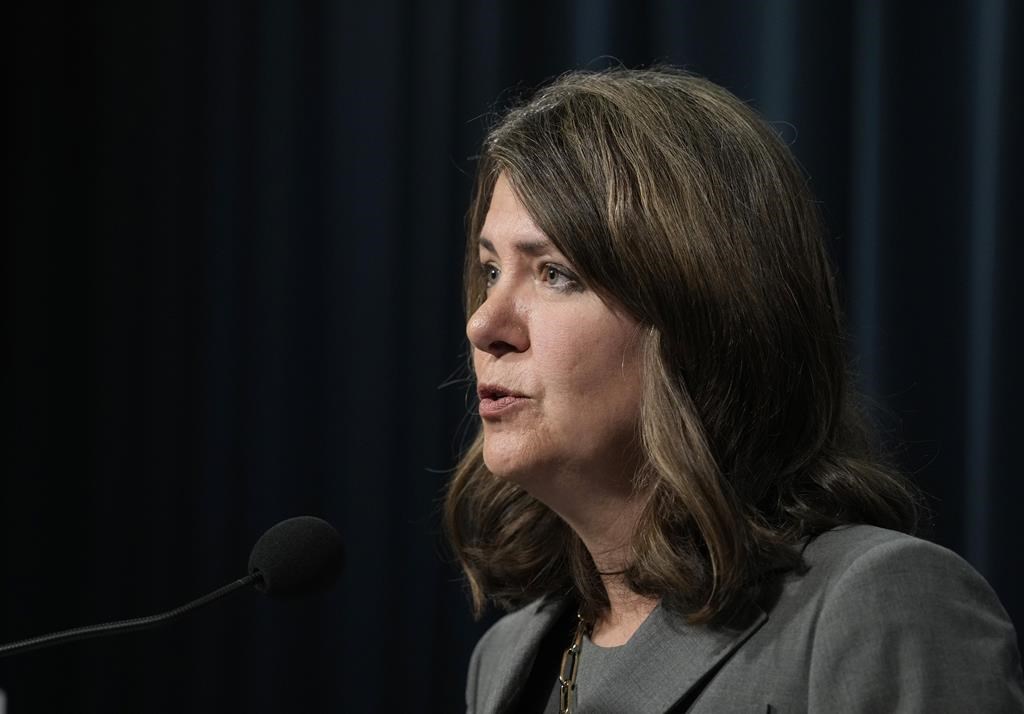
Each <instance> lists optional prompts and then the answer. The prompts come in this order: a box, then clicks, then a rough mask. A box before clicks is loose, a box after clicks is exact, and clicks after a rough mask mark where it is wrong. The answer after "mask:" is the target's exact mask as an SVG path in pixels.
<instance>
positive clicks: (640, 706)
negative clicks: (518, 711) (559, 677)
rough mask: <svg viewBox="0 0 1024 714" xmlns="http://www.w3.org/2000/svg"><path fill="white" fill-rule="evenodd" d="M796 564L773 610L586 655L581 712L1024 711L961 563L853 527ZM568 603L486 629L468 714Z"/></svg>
mask: <svg viewBox="0 0 1024 714" xmlns="http://www.w3.org/2000/svg"><path fill="white" fill-rule="evenodd" d="M804 558H805V561H806V563H807V565H808V570H807V572H806V573H805V574H803V575H798V574H795V573H794V574H790V575H788V576H786V578H785V579H784V581H783V583H782V587H781V591H780V593H779V595H778V597H777V598H776V599H775V600H774V601H773V602H771V603H764V607H757V608H753V609H752V610H751V611H750V612H749V613H748V614H747V616H746V617H745V618H743V619H741V620H737V621H736V622H734V623H731V626H729V627H708V626H695V625H689V624H687V623H686V621H685V618H683V617H682V616H680V615H678V614H677V613H674V612H672V611H670V610H669V609H667V608H660V607H659V608H656V609H655V611H654V612H652V614H651V616H650V617H648V618H647V620H646V621H645V622H644V624H643V625H642V626H641V627H640V628H639V629H638V630H637V631H636V632H635V633H634V635H633V637H632V638H630V640H629V642H627V643H626V645H624V646H623V647H621V648H616V649H615V650H612V651H610V652H609V651H605V652H601V651H600V650H599V649H598V648H595V647H593V646H590V647H587V648H586V649H585V650H584V651H583V652H582V653H581V656H580V668H579V674H578V680H577V683H578V698H577V702H578V704H579V711H580V712H581V714H582V713H586V714H597V713H609V714H610V713H613V712H614V713H618V714H622V713H623V712H629V714H645V713H647V712H652V713H654V712H658V713H661V712H667V711H673V712H694V713H699V712H722V711H729V712H734V711H735V712H748V711H749V712H758V713H759V714H764V713H765V712H772V713H773V714H774V713H777V712H883V711H884V712H929V713H931V712H940V713H941V712H964V711H977V712H1000V713H1002V712H1006V713H1010V712H1016V713H1021V712H1024V681H1022V675H1021V664H1020V654H1019V652H1018V650H1017V639H1016V634H1015V633H1014V630H1013V626H1012V624H1011V623H1010V621H1009V618H1008V617H1007V615H1006V612H1005V610H1003V608H1002V606H1001V605H1000V603H999V600H998V599H997V598H996V596H995V594H994V593H993V592H992V589H991V588H990V587H989V586H988V584H987V583H986V582H985V580H984V579H983V578H982V577H981V576H980V575H978V573H977V572H976V571H975V570H974V569H972V568H971V567H970V566H969V565H968V564H967V563H966V562H964V561H963V560H962V559H961V558H960V557H959V556H957V555H955V554H954V553H952V552H951V551H949V550H946V549H945V548H942V547H940V546H937V545H935V544H933V543H929V542H927V541H923V540H920V539H917V538H912V537H910V536H907V535H904V534H902V533H896V532H893V531H888V530H884V529H881V528H875V527H872V526H847V527H844V528H838V529H836V530H834V531H830V532H828V533H826V534H823V535H822V536H819V537H818V538H816V539H815V540H813V541H812V542H811V543H810V544H809V545H808V547H807V549H806V550H805V551H804ZM566 607H567V603H566V602H565V601H562V600H554V599H542V600H539V601H537V602H534V603H532V604H530V605H528V606H526V607H524V608H523V609H522V610H519V611H517V612H515V613H513V614H511V615H508V616H506V617H504V618H502V619H501V620H499V621H498V622H497V623H496V624H495V625H494V626H493V627H492V628H491V629H490V630H488V631H487V633H486V634H485V635H484V636H483V637H482V638H481V640H480V642H479V643H478V644H477V647H476V650H475V651H474V652H473V657H472V659H471V661H470V668H469V676H468V679H467V683H466V705H467V710H468V711H469V712H472V713H473V714H493V713H496V712H507V711H510V706H511V704H512V703H513V702H514V701H515V697H516V696H517V694H518V692H519V689H520V687H521V686H522V684H523V681H524V679H525V678H526V676H527V675H528V674H529V671H530V665H531V664H532V662H533V658H534V656H535V654H536V651H537V648H538V646H539V645H540V642H541V640H542V639H543V636H544V634H545V632H547V630H548V628H549V627H550V626H551V625H552V624H553V623H554V622H555V621H556V620H557V619H558V617H559V615H560V614H561V613H562V612H563V610H564V609H565V608H566ZM594 652H597V655H595V654H594ZM588 658H589V659H588ZM588 667H589V668H590V671H589V673H588Z"/></svg>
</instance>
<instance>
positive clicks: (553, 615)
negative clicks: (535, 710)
mask: <svg viewBox="0 0 1024 714" xmlns="http://www.w3.org/2000/svg"><path fill="white" fill-rule="evenodd" d="M567 607H569V600H568V599H566V598H555V597H545V598H541V599H539V600H537V601H535V602H532V603H530V604H529V605H527V606H526V607H525V608H523V610H522V613H521V614H522V615H524V617H523V620H524V623H523V626H522V628H521V629H520V630H519V634H518V637H517V638H516V639H515V641H514V642H511V643H510V644H509V645H508V647H507V648H505V651H504V652H503V653H502V655H501V659H500V660H499V663H498V666H497V667H496V671H495V672H494V673H493V677H494V679H495V682H494V686H492V687H491V691H490V694H489V695H488V697H487V699H486V701H485V702H484V707H483V710H482V714H499V713H501V712H507V711H509V706H510V705H511V703H512V702H514V701H515V698H516V696H517V695H518V693H519V689H520V688H521V687H522V686H523V685H524V684H525V683H526V679H527V677H529V675H530V667H531V665H533V660H534V657H536V656H537V650H538V649H539V648H540V644H541V640H543V639H544V635H545V634H547V631H548V630H549V629H550V628H551V627H553V626H554V624H555V622H557V621H558V618H559V617H560V616H561V615H562V613H563V612H564V611H565V609H566V608H567ZM557 675H558V673H557V672H553V673H552V680H553V679H554V677H556V676H557Z"/></svg>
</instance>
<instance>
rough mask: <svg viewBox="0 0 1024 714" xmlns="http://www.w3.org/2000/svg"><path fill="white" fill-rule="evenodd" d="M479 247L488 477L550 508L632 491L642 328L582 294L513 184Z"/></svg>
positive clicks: (478, 340)
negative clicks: (610, 487)
mask: <svg viewBox="0 0 1024 714" xmlns="http://www.w3.org/2000/svg"><path fill="white" fill-rule="evenodd" d="M479 243H480V266H481V268H480V269H481V270H482V271H484V275H485V278H486V280H487V285H488V288H487V296H486V299H485V300H484V302H483V304H482V305H481V306H480V308H479V309H478V310H477V311H476V312H475V313H473V315H472V316H471V317H470V319H469V322H468V324H467V325H466V334H467V336H468V337H469V341H470V342H471V343H472V345H473V365H474V368H475V371H476V377H477V387H478V394H479V397H480V416H481V419H482V420H483V435H484V462H485V464H486V465H487V468H488V469H489V470H490V471H491V473H493V474H495V475H497V476H499V477H502V478H508V479H511V480H513V481H515V482H517V483H519V484H520V485H522V486H523V487H524V488H526V489H527V490H528V491H530V492H531V493H532V494H533V495H534V496H535V497H537V498H539V499H540V500H542V501H545V502H548V503H549V505H552V504H551V503H550V498H556V499H557V495H558V493H557V490H558V488H559V485H560V484H561V485H586V486H588V487H594V486H598V485H599V484H615V488H616V489H621V488H623V487H625V488H629V487H630V485H631V480H630V478H629V476H631V475H632V472H633V470H635V468H636V453H637V448H636V438H635V434H636V425H637V420H638V415H639V406H640V372H639V334H640V328H639V324H638V323H637V322H636V321H635V320H633V319H632V318H630V317H628V316H626V315H625V314H624V313H622V312H621V311H618V310H615V309H613V308H612V307H609V305H607V304H606V303H605V302H604V301H602V299H601V298H599V297H598V296H597V294H596V293H595V292H593V291H592V290H590V289H589V288H588V287H587V286H585V285H583V284H581V283H580V282H579V280H578V278H577V276H576V273H575V270H574V268H573V266H572V265H570V264H569V263H568V261H567V260H566V258H565V256H563V255H562V254H561V253H560V252H559V251H558V249H557V248H555V246H554V244H553V243H551V242H550V241H549V240H548V238H547V236H545V235H544V234H543V233H542V232H541V231H540V229H538V228H537V226H536V225H535V224H534V222H533V219H532V218H531V217H530V214H529V213H528V212H527V210H526V208H524V206H523V205H522V204H521V203H520V202H519V199H518V198H517V197H516V195H515V193H514V192H513V190H512V188H511V186H510V184H509V183H508V181H507V180H506V179H505V178H504V176H500V177H499V178H498V180H497V183H496V184H495V187H494V194H493V197H492V198H491V204H490V207H489V210H488V212H487V217H486V219H485V221H484V226H483V229H482V230H481V232H480V241H479ZM580 495H582V494H580Z"/></svg>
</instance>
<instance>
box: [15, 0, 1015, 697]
mask: <svg viewBox="0 0 1024 714" xmlns="http://www.w3.org/2000/svg"><path fill="white" fill-rule="evenodd" d="M1022 9H1024V6H1022V5H1021V4H1020V3H1016V2H1010V1H1009V0H1006V1H1004V2H998V1H997V0H992V1H986V2H968V1H966V0H965V1H964V2H941V3H896V2H893V3H880V2H863V3H851V2H845V3H844V2H828V3H821V2H817V1H816V0H815V1H812V0H808V1H807V2H781V1H780V2H765V3H755V2H739V1H734V2H706V3H705V2H678V3H677V2H667V1H661V2H654V1H651V2H616V1H612V0H595V1H593V2H588V1H585V0H578V1H577V2H548V3H541V2H513V1H512V0H507V1H502V2H498V1H495V0H491V1H486V2H469V1H467V0H462V1H457V0H437V1H427V0H419V1H418V2H413V1H411V0H410V1H405V2H400V1H398V0H374V1H373V2H366V3H364V2H358V3H357V2H348V3H344V2H324V1H322V0H321V1H319V2H313V1H311V2H286V1H283V0H282V1H279V2H272V1H270V0H264V1H263V2H241V1H240V0H235V1H234V2H232V1H231V0H211V1H210V2H203V3H200V2H187V1H176V2H170V1H167V2H121V3H70V2H68V3H64V4H60V3H33V4H29V3H22V4H21V5H20V6H19V7H18V8H17V10H15V11H14V14H13V15H12V16H9V17H8V18H7V19H6V20H5V22H4V35H6V39H5V42H4V43H3V44H4V47H5V50H4V51H5V52H6V53H7V55H8V56H7V57H6V60H5V67H6V69H7V70H8V71H9V72H10V73H11V76H10V79H9V81H8V82H7V83H6V84H5V85H4V86H5V103H4V104H5V111H4V114H5V115H6V116H5V118H6V120H7V125H8V129H7V131H6V134H5V139H6V140H5V142H4V145H5V149H6V161H5V167H6V171H5V174H6V175H7V178H8V180H9V182H10V183H9V188H8V190H7V191H6V198H7V201H6V203H7V209H6V211H4V215H3V223H4V228H3V234H4V240H3V252H2V265H3V272H2V280H3V290H4V293H3V301H2V304H3V310H4V318H5V321H4V325H5V333H6V335H7V337H8V340H7V344H8V347H7V348H6V349H5V350H4V354H5V356H6V357H7V359H8V364H7V365H5V367H6V368H5V369H4V370H3V380H4V381H3V395H4V403H5V405H6V412H7V413H8V415H9V417H11V418H13V428H7V429H5V430H4V431H3V451H2V454H3V460H2V465H3V466H2V468H3V472H2V482H0V483H2V490H0V578H2V580H0V642H2V641H9V640H14V639H18V638H21V637H26V636H30V635H35V634H39V633H41V632H46V631H50V630H54V629H58V628H63V627H70V626H73V625H78V624H83V623H89V622H98V621H103V620H108V619H116V618H121V617H128V616H133V615H141V614H146V613H150V612H156V611H160V610H164V609H168V608H170V607H172V606H175V605H177V604H179V603H181V602H184V601H186V600H190V599H192V598H194V597H196V596H198V595H200V594H202V593H204V592H206V591H208V590H212V589H214V588H215V587H217V586H219V585H221V584H222V583H224V582H227V581H228V580H231V579H233V578H235V577H238V576H239V575H241V574H242V573H243V572H244V568H245V563H246V559H247V557H248V553H249V548H250V547H251V545H252V543H253V542H254V540H255V539H256V538H257V537H258V536H259V534H260V533H262V532H263V530H264V529H266V528H267V527H268V526H270V525H271V524H273V523H275V522H276V521H278V520H281V519H283V518H285V517H288V516H292V515H296V514H302V513H310V514H316V515H320V516H322V517H325V518H327V519H328V520H330V521H332V522H333V523H335V524H337V525H338V527H339V529H340V530H341V532H342V535H343V537H344V539H345V541H346V542H347V543H348V547H349V556H350V557H349V561H350V562H349V567H348V570H347V572H346V574H345V575H344V576H343V578H342V582H341V583H340V585H339V586H338V587H337V588H336V589H335V590H334V591H333V592H331V593H330V594H329V595H325V596H320V597H317V598H314V599H312V600H306V601H303V602H301V603H294V604H284V605H279V604H276V603H272V602H269V601H266V600H265V599H264V598H262V597H261V596H259V595H257V594H255V593H251V592H249V593H244V594H242V595H239V596H235V598H234V601H233V602H230V603H229V602H223V603H219V604H217V605H214V606H212V607H210V608H209V609H208V610H207V611H204V612H200V613H197V614H195V615H193V616H192V617H190V618H189V619H188V620H186V621H183V622H181V623H179V624H178V625H176V626H173V627H171V628H168V629H166V630H161V631H155V632H150V633H144V634H136V635H131V636H128V637H124V638H121V639H118V640H110V641H93V642H86V643H79V644H73V645H69V646H66V647H63V648H61V649H55V650H51V651H46V652H39V653H32V654H28V655H24V656H22V657H19V658H17V659H7V660H0V688H2V689H4V690H5V691H6V692H7V697H8V711H9V713H10V714H24V713H26V712H65V711H68V712H70V711H75V712H88V711H104V712H106V711H125V712H127V711H133V712H134V711H145V712H178V711H192V712H214V711H218V712H219V711H239V712H241V711H245V712H280V711H354V712H362V711H388V712H395V711H403V712H404V711H436V712H448V711H459V710H460V709H461V708H462V706H463V705H462V684H463V676H464V672H465V667H466V663H467V660H468V657H469V652H470V650H471V648H472V645H473V643H474V642H475V640H476V638H477V637H478V635H479V633H480V631H481V629H480V628H481V626H482V625H476V624H473V623H472V621H471V619H470V617H469V614H468V606H467V603H466V600H465V597H464V595H463V592H462V586H461V584H460V582H459V580H458V574H457V572H456V571H455V570H454V569H453V568H452V567H451V565H450V564H449V563H448V559H447V556H446V554H445V551H444V547H443V543H442V541H441V539H440V537H439V525H438V523H439V521H438V517H437V511H438V503H439V499H440V497H441V493H442V490H443V486H444V483H445V480H446V477H447V475H446V470H448V469H449V468H450V467H451V466H452V465H453V464H454V461H455V458H456V453H457V450H458V445H459V443H460V438H461V436H460V435H461V434H463V433H465V431H466V430H467V428H469V427H470V426H471V420H470V419H469V418H468V417H467V412H468V410H469V409H470V408H471V404H470V402H469V401H468V397H467V386H466V382H465V379H464V378H465V371H464V369H463V368H462V365H463V364H464V356H465V349H466V347H465V344H464V338H463V325H462V315H461V308H460V288H459V281H460V275H459V273H460V265H461V254H462V245H463V235H462V215H463V213H464V211H465V208H466V205H467V200H468V196H469V188H470V179H469V176H470V174H471V172H472V170H473V161H472V159H471V157H472V156H473V155H474V154H475V153H476V151H477V147H478V145H479V142H480V139H481V137H482V135H483V132H484V130H485V128H486V125H487V115H488V114H489V112H491V111H492V110H493V109H494V108H496V107H500V106H501V105H502V104H503V103H504V101H506V100H507V99H508V98H510V97H512V96H515V95H516V94H517V93H518V92H520V91H522V90H525V89H527V88H530V87H533V86H535V85H537V84H538V83H540V82H542V81H543V80H545V79H546V78H550V77H552V76H554V75H556V74H558V73H560V72H562V71H565V70H566V69H570V68H574V67H591V68H598V67H603V66H606V65H607V64H609V63H612V62H614V61H621V62H622V63H624V64H626V65H628V66H639V65H646V64H650V63H652V62H656V61H667V62H671V63H674V64H678V65H683V66H685V67H688V68H690V69H692V70H694V71H696V72H698V73H701V74H704V75H706V76H708V77H710V78H711V79H713V80H714V81H716V82H718V83H720V84H723V85H725V86H726V87H728V88H730V89H731V90H732V91H733V92H735V93H736V94H738V95H739V96H740V97H742V98H743V99H745V100H749V101H750V102H751V103H752V104H753V105H754V106H756V107H757V108H758V109H759V110H760V111H761V112H762V113H763V115H764V116H765V117H766V118H767V119H768V120H769V121H771V122H773V123H774V125H775V126H776V127H777V128H778V130H779V131H780V132H781V133H782V135H783V136H784V137H785V138H786V140H787V141H788V142H790V144H791V146H792V149H793V151H794V152H795V153H796V155H797V156H798V157H799V159H800V160H801V162H802V163H803V165H804V166H805V167H806V169H807V172H808V173H809V175H810V177H811V181H812V184H813V188H814V190H815V192H816V194H817V196H818V197H819V198H820V199H821V201H822V203H823V207H824V210H825V213H826V216H827V220H828V222H829V226H830V234H829V235H830V240H829V245H830V249H831V251H832V254H833V256H834V259H835V262H836V264H837V266H838V267H839V269H840V273H841V277H842V280H843V284H844V293H845V299H846V305H847V309H848V315H849V328H850V337H851V355H852V358H853V362H854V365H855V367H856V369H857V370H858V372H859V374H860V375H861V380H862V384H863V388H864V390H865V391H866V392H867V393H868V395H869V396H870V398H871V399H872V400H873V402H874V403H875V405H876V406H877V411H878V414H879V420H880V423H881V425H882V429H883V436H884V439H885V441H886V443H887V444H888V445H889V446H890V447H891V448H892V449H893V450H894V451H895V453H896V455H897V458H898V460H899V462H900V464H901V465H902V466H903V467H904V468H905V469H906V470H907V471H909V472H910V473H912V474H913V475H914V477H915V479H916V481H917V482H918V483H919V484H920V485H921V486H922V487H923V488H924V489H925V490H926V491H927V492H928V493H930V494H931V496H932V497H933V499H932V501H931V505H932V507H933V509H934V512H935V516H934V519H933V523H932V526H931V529H930V531H929V532H928V535H929V537H931V538H933V539H934V540H936V541H938V542H940V543H943V544H945V545H947V546H949V547H950V548H952V549H954V550H956V551H957V552H959V553H961V554H962V555H963V556H964V557H966V558H967V559H968V560H969V561H970V562H971V563H973V564H974V565H975V567H977V568H978V569H979V570H980V571H981V572H982V573H983V574H984V575H985V576H986V577H987V578H988V580H989V581H990V582H991V583H992V585H993V587H994V588H995V589H996V591H997V592H998V593H999V595H1000V597H1001V598H1002V601H1003V603H1004V604H1005V606H1006V607H1007V609H1008V610H1009V611H1010V613H1011V615H1012V616H1013V618H1014V620H1015V621H1016V623H1017V624H1018V626H1021V625H1022V624H1024V576H1022V575H1021V572H1020V564H1021V559H1020V556H1019V550H1020V546H1021V545H1022V544H1024V538H1022V537H1021V535H1020V532H1019V528H1020V524H1019V519H1020V513H1021V508H1020V505H1019V504H1020V503H1021V502H1022V500H1024V479H1022V478H1021V469H1020V467H1019V464H1018V457H1017V453H1016V452H1017V450H1018V447H1019V439H1020V436H1019V434H1020V432H1021V426H1022V419H1021V416H1020V411H1019V408H1018V404H1019V403H1020V402H1021V400H1022V398H1024V389H1022V386H1024V385H1022V376H1021V375H1022V372H1021V369H1020V359H1021V354H1022V350H1021V340H1022V338H1021V336H1020V328H1021V327H1022V325H1021V320H1020V308H1021V306H1022V302H1024V297H1022V293H1021V292H1020V291H1019V290H1018V289H1017V288H1016V287H1015V283H1016V280H1017V279H1018V278H1016V277H1015V275H1017V273H1018V272H1019V270H1020V266H1021V265H1022V263H1021V260H1022V252H1024V247H1022V242H1021V241H1020V240H1019V238H1020V230H1019V229H1018V226H1020V225H1021V224H1022V222H1024V215H1022V200H1021V196H1020V190H1021V188H1022V186H1024V183H1022V181H1021V171H1022V169H1021V165H1022V160H1024V148H1022V145H1021V132H1020V129H1021V127H1024V116H1022V112H1021V105H1020V97H1021V96H1022V95H1024V84H1022V73H1021V68H1022V62H1021V54H1020V53H1021V46H1022V45H1024V37H1022V34H1024V32H1022V30H1024V22H1022V19H1024V18H1022V17H1021V15H1022ZM610 58H614V59H610ZM510 88H511V90H510ZM444 383H450V386H448V387H446V388H444V389H439V388H438V387H439V385H442V384H444Z"/></svg>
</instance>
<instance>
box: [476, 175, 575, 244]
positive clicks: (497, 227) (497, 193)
mask: <svg viewBox="0 0 1024 714" xmlns="http://www.w3.org/2000/svg"><path fill="white" fill-rule="evenodd" d="M477 243H478V246H479V248H480V250H486V251H489V252H491V253H501V252H503V251H505V250H514V251H517V252H520V253H526V254H527V255H539V254H541V253H547V252H554V251H556V250H557V249H556V247H555V245H554V244H553V243H552V242H551V240H550V239H549V238H548V237H547V236H546V235H545V234H544V232H543V231H542V230H541V229H540V228H538V227H537V224H536V223H534V221H533V217H532V216H531V215H530V212H529V211H528V210H526V207H525V206H524V205H523V204H522V202H521V201H520V200H519V197H518V196H517V195H516V193H515V191H514V190H513V189H512V186H511V184H510V183H509V182H508V180H507V179H506V178H505V175H504V174H501V175H499V176H498V179H497V181H495V184H494V191H493V192H492V194H491V202H490V206H489V207H488V209H487V216H486V217H485V219H484V225H483V226H482V227H481V229H480V235H479V236H478V237H477Z"/></svg>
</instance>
